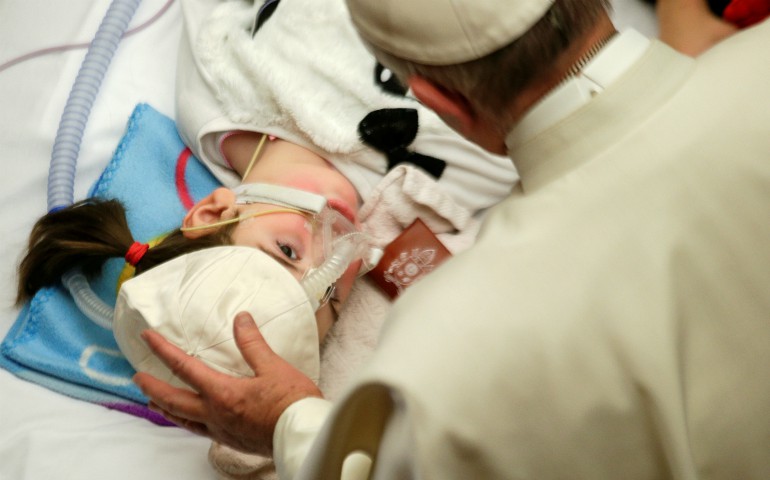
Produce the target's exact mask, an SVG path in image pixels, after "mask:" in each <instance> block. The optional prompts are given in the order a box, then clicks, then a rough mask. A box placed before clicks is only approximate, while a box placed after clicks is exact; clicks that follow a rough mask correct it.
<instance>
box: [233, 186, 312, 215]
mask: <svg viewBox="0 0 770 480" xmlns="http://www.w3.org/2000/svg"><path fill="white" fill-rule="evenodd" d="M232 190H233V193H235V197H236V202H237V203H240V204H250V203H269V204H272V205H278V206H281V207H288V208H296V209H297V210H302V211H304V212H308V213H314V214H318V213H321V211H322V210H323V209H324V207H325V206H326V198H325V197H324V196H323V195H317V194H315V193H311V192H307V191H305V190H299V189H297V188H291V187H284V186H282V185H271V184H267V183H243V184H241V185H238V186H237V187H235V188H233V189H232Z"/></svg>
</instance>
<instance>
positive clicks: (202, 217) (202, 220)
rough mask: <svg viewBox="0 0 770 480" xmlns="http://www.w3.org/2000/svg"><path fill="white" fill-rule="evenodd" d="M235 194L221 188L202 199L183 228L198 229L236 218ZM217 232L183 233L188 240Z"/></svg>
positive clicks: (187, 217)
mask: <svg viewBox="0 0 770 480" xmlns="http://www.w3.org/2000/svg"><path fill="white" fill-rule="evenodd" d="M235 215H236V210H235V194H234V193H233V191H232V190H230V189H229V188H225V187H219V188H217V189H216V190H214V191H213V192H211V193H210V194H209V195H208V196H207V197H206V198H204V199H202V200H201V201H199V202H198V203H196V204H195V205H193V207H192V208H191V209H190V211H188V212H187V215H185V217H184V220H182V227H183V228H189V227H198V226H201V225H212V224H214V223H216V222H218V221H220V220H229V219H230V218H233V217H235ZM214 231H215V230H206V229H203V230H192V231H185V232H183V234H184V236H185V237H186V238H190V239H192V238H199V237H203V236H205V235H209V234H211V233H213V232H214Z"/></svg>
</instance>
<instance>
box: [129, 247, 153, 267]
mask: <svg viewBox="0 0 770 480" xmlns="http://www.w3.org/2000/svg"><path fill="white" fill-rule="evenodd" d="M149 249H150V245H148V244H146V243H139V242H134V243H132V244H131V246H130V247H128V252H126V262H128V264H129V265H131V266H132V267H135V266H136V264H137V263H139V262H140V261H141V260H142V257H144V254H145V253H147V250H149Z"/></svg>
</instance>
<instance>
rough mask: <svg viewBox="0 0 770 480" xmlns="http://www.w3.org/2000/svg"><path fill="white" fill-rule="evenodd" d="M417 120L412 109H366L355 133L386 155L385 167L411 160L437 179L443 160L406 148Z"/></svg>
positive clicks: (415, 128) (417, 125) (442, 168)
mask: <svg viewBox="0 0 770 480" xmlns="http://www.w3.org/2000/svg"><path fill="white" fill-rule="evenodd" d="M418 130H419V122H418V115H417V110H415V109H413V108H383V109H380V110H374V111H373V112H369V113H368V114H367V115H366V116H365V117H364V119H363V120H361V122H359V124H358V134H359V136H360V137H361V141H362V142H364V144H366V145H369V146H370V147H372V148H374V149H375V150H377V151H379V152H382V153H384V154H385V156H387V158H388V170H390V169H391V168H393V167H395V166H396V165H398V164H400V163H404V162H407V163H411V164H414V165H417V166H418V167H420V168H422V169H423V170H425V171H426V172H428V173H429V174H430V175H432V176H433V177H435V178H440V177H441V174H442V173H444V169H445V168H446V162H445V161H443V160H439V159H437V158H433V157H430V156H427V155H422V154H419V153H417V152H412V151H409V150H408V149H407V147H408V146H409V145H410V144H411V143H412V142H413V141H414V139H415V138H416V137H417V131H418Z"/></svg>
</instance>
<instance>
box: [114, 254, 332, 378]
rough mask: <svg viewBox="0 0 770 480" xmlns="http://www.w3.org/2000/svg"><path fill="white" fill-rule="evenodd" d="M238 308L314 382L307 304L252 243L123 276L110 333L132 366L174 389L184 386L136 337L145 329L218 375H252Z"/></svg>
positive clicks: (313, 335)
mask: <svg viewBox="0 0 770 480" xmlns="http://www.w3.org/2000/svg"><path fill="white" fill-rule="evenodd" d="M242 311H248V312H249V313H251V315H252V316H253V317H254V320H255V322H256V323H257V325H258V326H259V330H260V332H262V336H264V337H265V340H266V341H267V343H268V344H269V345H270V347H271V348H272V349H273V351H275V353H277V354H278V355H280V356H281V357H282V358H284V359H285V360H287V361H288V362H289V363H291V364H292V365H293V366H294V367H296V368H297V369H299V370H300V371H302V372H303V373H304V374H305V375H307V376H308V377H310V378H311V379H313V381H316V382H317V381H318V375H319V369H320V357H319V345H318V328H317V326H316V319H315V313H314V311H313V309H312V308H311V306H310V301H309V299H308V297H307V295H306V294H305V291H304V290H303V288H302V286H301V285H300V283H299V282H298V281H297V280H296V279H295V278H294V277H293V276H292V275H291V274H290V273H289V271H288V270H286V268H284V267H283V266H282V265H281V264H279V263H278V262H277V261H276V260H274V259H273V258H271V257H270V256H269V255H267V254H266V253H264V252H262V251H261V250H258V249H256V248H250V247H235V246H227V247H215V248H208V249H205V250H200V251H197V252H193V253H190V254H187V255H182V256H180V257H177V258H175V259H173V260H171V261H169V262H166V263H164V264H161V265H158V266H157V267H154V268H152V269H150V270H148V271H147V272H145V273H142V274H141V275H138V276H136V277H134V278H132V279H131V280H128V281H127V282H125V283H124V284H123V286H122V287H121V289H120V292H119V294H118V299H117V303H116V305H115V315H114V321H113V331H114V334H115V340H117V343H118V346H119V347H120V349H121V351H122V352H123V354H124V355H125V356H126V358H127V359H128V361H129V363H131V365H132V366H133V367H134V369H136V370H137V371H141V372H147V373H149V374H151V375H153V376H155V377H157V378H159V379H161V380H164V381H167V382H169V383H171V384H173V385H176V386H184V384H183V383H182V382H181V380H178V379H177V378H176V377H174V376H173V374H172V373H171V371H170V370H169V369H168V368H167V367H166V366H165V364H163V362H161V361H160V360H159V359H158V358H157V357H155V356H154V355H153V354H152V352H151V351H150V349H149V348H148V347H147V345H146V344H145V342H144V341H142V339H141V338H140V336H139V334H140V333H141V332H142V331H143V330H145V329H152V330H155V331H156V332H158V333H160V334H162V335H163V336H164V337H166V339H167V340H169V341H170V342H172V343H174V344H175V345H177V346H178V347H179V348H181V349H182V350H184V351H186V352H187V353H188V354H190V355H192V356H194V357H197V358H199V359H200V360H202V361H203V362H205V363H206V364H207V365H209V366H210V367H212V368H214V369H216V370H218V371H220V372H224V373H228V374H230V375H238V376H250V375H253V374H254V372H253V371H252V370H251V368H250V367H249V366H248V364H247V363H246V361H245V360H244V359H243V356H242V355H241V353H240V351H239V350H238V347H237V346H236V344H235V339H234V338H233V320H234V319H235V315H236V314H237V313H239V312H242Z"/></svg>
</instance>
